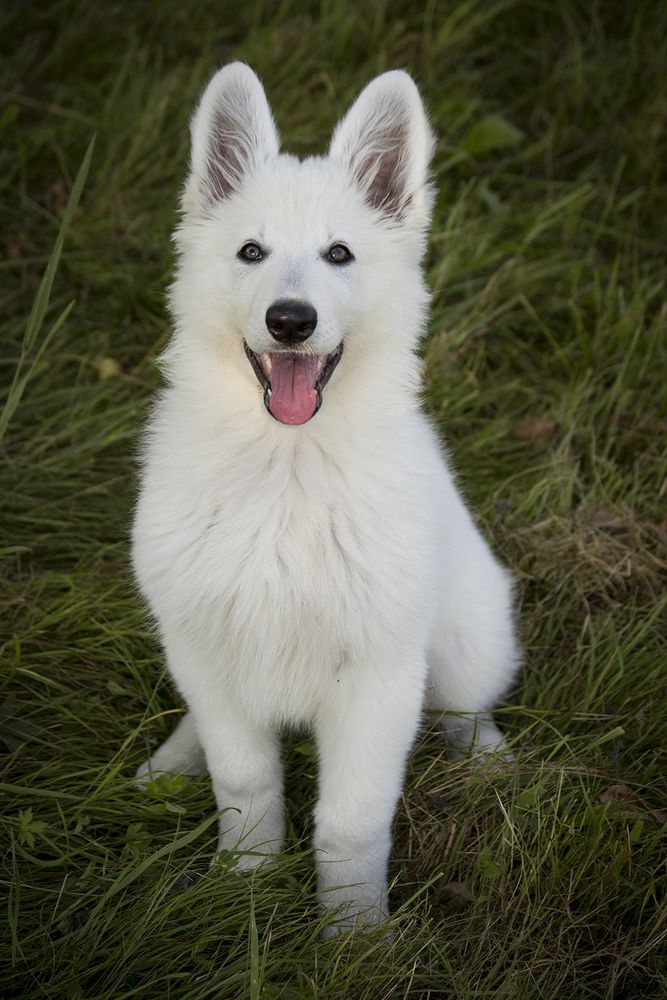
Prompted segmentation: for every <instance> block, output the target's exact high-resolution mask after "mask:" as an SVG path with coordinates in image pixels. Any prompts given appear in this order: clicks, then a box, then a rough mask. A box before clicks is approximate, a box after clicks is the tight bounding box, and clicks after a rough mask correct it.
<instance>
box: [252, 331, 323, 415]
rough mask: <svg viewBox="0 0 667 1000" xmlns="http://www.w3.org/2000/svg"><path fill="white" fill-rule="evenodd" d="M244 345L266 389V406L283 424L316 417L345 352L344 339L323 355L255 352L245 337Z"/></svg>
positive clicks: (291, 352) (294, 352) (255, 371)
mask: <svg viewBox="0 0 667 1000" xmlns="http://www.w3.org/2000/svg"><path fill="white" fill-rule="evenodd" d="M243 347H244V350H245V352H246V355H247V357H248V361H249V362H250V364H251V365H252V370H253V371H254V373H255V375H256V376H257V380H258V382H259V384H260V385H261V386H262V388H263V389H264V405H265V406H266V408H267V410H268V411H269V413H270V414H271V416H272V417H274V418H275V419H276V420H279V421H280V423H281V424H305V423H306V422H307V421H308V420H310V419H311V417H314V416H315V414H316V413H317V411H318V410H319V408H320V406H321V405H322V390H323V389H324V387H325V385H326V384H327V382H328V381H329V379H330V378H331V376H332V375H333V371H334V368H335V367H336V365H337V364H338V362H339V361H340V358H341V355H342V353H343V342H342V341H341V342H340V344H339V345H338V347H337V348H336V350H335V351H332V352H331V354H326V355H324V356H323V357H318V356H317V355H313V354H303V353H301V352H296V351H270V352H268V353H267V354H255V352H254V351H252V350H251V349H250V348H249V347H248V345H247V344H246V342H245V340H244V341H243Z"/></svg>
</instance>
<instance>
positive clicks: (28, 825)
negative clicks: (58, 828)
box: [18, 809, 48, 850]
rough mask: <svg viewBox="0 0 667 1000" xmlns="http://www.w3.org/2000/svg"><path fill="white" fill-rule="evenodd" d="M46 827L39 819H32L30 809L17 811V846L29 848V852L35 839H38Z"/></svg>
mask: <svg viewBox="0 0 667 1000" xmlns="http://www.w3.org/2000/svg"><path fill="white" fill-rule="evenodd" d="M47 826H48V824H47V823H45V822H44V821H43V820H41V819H33V815H32V809H21V810H20V811H19V829H18V837H19V844H22V845H23V846H24V847H29V848H30V849H31V850H32V848H33V847H34V846H35V838H36V837H37V838H39V837H40V836H41V834H42V833H44V831H45V830H46V827H47Z"/></svg>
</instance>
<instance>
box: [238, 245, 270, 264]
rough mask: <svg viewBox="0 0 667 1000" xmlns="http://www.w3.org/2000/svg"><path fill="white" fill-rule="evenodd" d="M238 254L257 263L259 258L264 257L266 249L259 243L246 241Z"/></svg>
mask: <svg viewBox="0 0 667 1000" xmlns="http://www.w3.org/2000/svg"><path fill="white" fill-rule="evenodd" d="M236 256H237V257H240V258H241V260H247V261H248V262H249V263H250V264H255V263H257V261H258V260H263V259H264V251H263V250H262V248H261V246H259V244H258V243H244V244H243V246H242V247H241V249H240V250H239V252H238V253H237V255H236Z"/></svg>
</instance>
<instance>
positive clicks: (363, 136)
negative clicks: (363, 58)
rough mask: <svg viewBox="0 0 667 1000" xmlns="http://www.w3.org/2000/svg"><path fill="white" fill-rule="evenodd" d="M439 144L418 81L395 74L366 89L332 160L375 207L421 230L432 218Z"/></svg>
mask: <svg viewBox="0 0 667 1000" xmlns="http://www.w3.org/2000/svg"><path fill="white" fill-rule="evenodd" d="M434 144H435V140H434V137H433V133H432V132H431V129H430V126H429V123H428V120H427V118H426V113H425V111H424V105H423V104H422V100H421V97H420V96H419V91H418V90H417V86H416V84H415V82H414V80H413V79H412V77H411V76H410V75H409V74H408V73H405V72H403V70H392V71H391V72H389V73H383V74H382V75H381V76H378V77H376V78H375V80H372V81H371V82H370V83H369V84H368V86H367V87H365V88H364V90H362V92H361V94H360V95H359V97H358V98H357V100H356V101H355V103H354V104H353V105H352V107H351V108H350V110H349V111H348V113H347V114H346V115H345V117H344V118H343V119H342V121H341V122H340V123H339V124H338V126H337V128H336V130H335V132H334V134H333V138H332V140H331V147H330V149H329V156H330V157H331V158H332V159H333V160H336V161H337V162H338V163H340V164H341V165H342V166H344V167H345V168H346V169H347V170H349V171H350V172H351V173H352V175H353V176H354V178H355V179H356V181H357V182H358V184H359V185H360V186H361V188H362V190H363V192H364V195H365V197H366V200H367V201H368V203H369V204H370V205H372V206H373V208H377V209H379V210H380V211H381V212H382V213H383V214H384V215H386V216H388V217H389V218H391V219H392V220H394V221H397V222H402V223H404V224H406V225H410V226H414V227H415V228H420V229H421V228H423V227H424V226H426V225H427V224H428V220H429V216H430V209H431V202H432V193H431V189H430V187H429V184H428V166H429V162H430V159H431V153H432V152H433V146H434Z"/></svg>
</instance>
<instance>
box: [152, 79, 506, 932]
mask: <svg viewBox="0 0 667 1000" xmlns="http://www.w3.org/2000/svg"><path fill="white" fill-rule="evenodd" d="M191 132H192V155H191V167H190V174H189V178H188V180H187V184H186V187H185V191H184V195H183V201H182V221H181V222H180V224H179V226H178V228H177V230H176V236H175V241H176V246H177V249H178V266H177V271H176V277H175V279H174V282H173V285H172V288H171V294H170V305H171V312H172V315H173V319H174V335H173V339H172V341H171V344H170V346H169V347H168V349H167V351H166V353H165V355H164V357H163V363H164V369H165V372H166V376H167V380H168V387H167V388H166V389H165V391H164V392H163V393H162V396H161V398H160V400H159V402H158V404H157V406H156V409H155V411H154V413H153V415H152V417H151V419H150V422H149V426H148V430H147V433H146V437H145V442H144V452H143V474H142V479H141V490H140V496H139V502H138V507H137V512H136V521H135V525H134V546H133V558H134V568H135V572H136V576H137V579H138V581H139V584H140V587H141V591H142V593H143V594H144V596H145V598H146V600H147V601H148V604H149V605H150V608H151V611H152V613H153V615H154V617H155V619H156V621H157V623H158V626H159V633H160V637H161V640H162V643H163V645H164V650H165V653H166V658H167V662H168V666H169V671H170V673H171V676H172V677H173V679H174V681H175V683H176V685H177V687H178V689H179V691H180V692H181V694H182V696H183V698H184V699H185V701H186V702H187V705H188V709H189V711H188V712H187V714H186V715H184V717H183V718H182V719H181V721H180V723H179V724H178V726H177V728H176V730H175V732H174V733H173V735H172V736H171V737H170V738H169V739H168V740H167V742H166V743H165V744H164V745H163V746H162V747H160V748H159V749H158V750H157V751H156V753H155V754H154V755H153V756H152V757H151V758H150V760H148V761H147V762H146V763H145V764H143V765H142V766H141V767H140V769H139V772H138V777H139V779H140V781H143V782H145V781H148V780H150V777H151V775H157V774H159V773H164V772H167V773H172V774H173V773H180V774H189V775H192V774H196V773H199V772H201V771H203V770H204V769H208V771H209V773H210V775H211V779H212V782H213V789H214V792H215V798H216V802H217V806H218V809H219V810H220V820H219V823H220V827H219V850H220V851H231V852H233V853H232V854H231V855H228V857H235V858H236V859H237V860H236V863H237V865H238V867H239V868H243V869H248V868H253V867H254V866H256V865H258V864H260V863H262V862H263V861H266V860H267V859H269V858H270V857H271V856H272V855H275V853H276V852H278V851H280V849H281V845H282V843H283V834H284V816H283V805H284V804H283V793H282V776H281V746H280V733H281V729H284V728H286V727H302V726H305V727H308V728H309V729H310V730H311V731H312V732H313V734H314V738H315V741H316V746H317V753H318V757H319V794H318V802H317V807H316V810H315V826H314V838H313V839H314V849H315V858H316V863H317V869H318V889H319V899H320V901H321V904H322V906H323V907H324V908H326V909H328V910H330V911H332V917H331V922H330V926H329V930H330V931H336V930H342V929H346V928H348V927H351V926H353V925H355V924H364V925H372V924H377V923H378V922H380V921H382V920H383V919H384V918H385V917H386V916H387V912H388V911H387V862H388V857H389V852H390V843H391V839H390V838H391V825H392V819H393V816H394V812H395V809H396V804H397V801H398V797H399V795H400V793H401V787H402V782H403V776H404V770H405V764H406V758H407V755H408V752H409V751H410V748H411V746H412V744H413V741H414V739H415V734H416V733H417V730H418V726H419V723H420V718H421V716H422V713H423V711H424V709H425V708H429V709H435V710H438V711H439V712H442V713H445V712H449V713H454V714H450V715H443V716H442V718H441V725H442V728H443V729H444V731H445V733H446V735H447V736H448V738H449V739H450V741H451V742H452V743H453V744H454V745H455V746H456V747H458V748H459V750H460V749H461V748H463V747H467V746H469V747H472V749H473V751H475V752H477V753H481V752H483V751H486V750H494V751H497V750H498V749H501V750H502V748H503V747H504V744H503V740H502V736H501V734H500V732H499V731H498V729H497V728H496V726H495V725H494V724H493V722H492V720H491V717H490V715H489V711H490V709H491V708H492V707H493V705H494V704H495V703H496V701H497V700H498V698H499V697H500V696H501V695H502V694H503V693H505V692H506V691H507V689H508V687H509V685H510V683H511V681H512V678H513V677H514V674H515V668H516V665H517V662H518V659H519V657H518V646H517V642H516V639H515V633H514V625H513V615H512V586H511V581H510V579H509V577H508V574H507V573H506V571H505V570H504V569H503V568H502V567H501V566H500V565H499V564H498V562H497V561H496V560H495V558H494V557H493V555H492V554H491V552H490V550H489V548H488V546H487V544H486V542H485V541H484V540H483V538H482V537H481V536H480V534H479V532H478V531H477V529H476V527H475V525H474V523H473V521H472V519H471V516H470V514H469V513H468V510H467V509H466V507H465V505H464V503H463V501H462V499H461V497H460V496H459V494H458V492H457V489H456V486H455V483H454V481H453V478H452V473H451V472H450V470H449V469H448V466H447V461H446V458H445V456H444V455H443V451H442V448H441V446H440V444H439V442H438V440H437V437H436V434H435V432H434V430H433V428H432V427H431V426H430V424H429V422H428V420H427V419H426V417H425V416H424V414H423V413H422V412H421V410H420V404H419V387H420V362H419V359H418V357H417V354H416V349H417V345H418V342H419V338H420V335H421V334H422V332H423V328H424V321H425V317H426V310H427V305H428V293H427V290H426V287H425V284H424V278H423V275H422V271H421V258H422V255H423V251H424V246H425V240H426V233H427V228H428V224H429V215H430V208H431V202H432V191H431V189H430V186H429V183H428V165H429V158H430V155H431V151H432V147H433V142H434V140H433V136H432V133H431V130H430V128H429V125H428V122H427V119H426V115H425V112H424V108H423V105H422V102H421V99H420V96H419V92H418V90H417V87H416V86H415V84H414V82H413V80H412V79H411V77H410V76H408V74H407V73H404V72H401V71H392V72H388V73H383V74H382V75H381V76H379V77H377V78H376V79H375V80H373V81H372V82H371V83H370V84H368V86H367V87H366V88H365V89H364V90H363V91H362V93H361V94H360V96H359V98H358V99H357V101H356V102H355V104H354V105H353V106H352V108H351V109H350V111H349V112H348V113H347V115H346V116H345V117H344V118H343V120H342V121H341V122H340V123H339V125H338V126H337V128H336V130H335V132H334V134H333V138H332V141H331V146H330V149H329V152H328V155H327V156H324V157H312V158H309V159H306V160H303V161H301V160H298V159H297V158H296V157H294V156H289V155H285V154H281V153H280V150H279V146H280V141H279V137H278V134H277V131H276V127H275V124H274V121H273V118H272V115H271V111H270V109H269V106H268V103H267V100H266V96H265V94H264V90H263V88H262V85H261V83H260V82H259V80H258V78H257V77H256V76H255V74H254V73H253V72H252V70H251V69H249V67H248V66H246V65H244V64H242V63H233V64H230V65H227V66H225V67H223V68H222V69H221V70H220V71H219V72H218V73H217V74H216V75H215V76H214V77H213V79H212V80H211V82H210V83H209V85H208V87H207V89H206V91H205V92H204V95H203V97H202V99H201V101H200V103H199V106H198V108H197V110H196V112H195V115H194V118H193V121H192V128H191ZM466 713H468V714H467V715H466Z"/></svg>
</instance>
